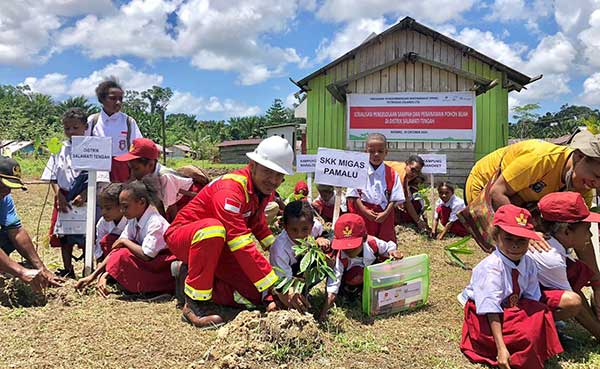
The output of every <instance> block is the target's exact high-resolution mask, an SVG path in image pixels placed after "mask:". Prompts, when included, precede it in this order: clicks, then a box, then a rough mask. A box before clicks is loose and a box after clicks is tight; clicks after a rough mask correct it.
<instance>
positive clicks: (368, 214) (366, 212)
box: [363, 208, 377, 222]
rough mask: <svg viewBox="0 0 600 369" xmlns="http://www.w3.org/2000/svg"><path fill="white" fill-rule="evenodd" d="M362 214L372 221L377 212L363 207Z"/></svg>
mask: <svg viewBox="0 0 600 369" xmlns="http://www.w3.org/2000/svg"><path fill="white" fill-rule="evenodd" d="M363 214H364V216H365V217H366V218H367V219H368V220H370V221H371V222H374V221H375V219H377V212H376V211H373V210H372V209H367V208H365V210H364V211H363Z"/></svg>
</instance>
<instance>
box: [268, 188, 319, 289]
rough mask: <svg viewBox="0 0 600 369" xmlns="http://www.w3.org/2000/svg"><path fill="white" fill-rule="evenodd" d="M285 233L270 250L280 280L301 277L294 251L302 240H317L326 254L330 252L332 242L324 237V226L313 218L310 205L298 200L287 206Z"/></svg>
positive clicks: (281, 234)
mask: <svg viewBox="0 0 600 369" xmlns="http://www.w3.org/2000/svg"><path fill="white" fill-rule="evenodd" d="M282 220H283V231H282V232H281V233H280V234H279V236H277V238H276V239H275V242H274V243H273V245H271V247H270V248H269V261H270V262H271V265H272V266H273V267H276V268H274V270H275V273H277V275H278V276H279V277H280V278H292V277H294V276H298V275H299V270H300V266H299V262H300V260H298V258H297V257H296V254H295V252H294V250H293V247H294V245H298V244H299V241H297V240H300V239H305V238H306V237H308V236H312V237H314V238H315V241H316V242H317V244H318V245H319V246H320V247H321V249H322V250H323V251H325V252H329V251H331V250H330V242H329V240H327V239H326V238H325V237H322V235H323V225H321V223H320V222H319V221H318V220H315V219H314V218H313V212H312V208H311V206H310V204H309V203H308V202H306V201H302V200H296V201H292V202H290V203H289V204H287V205H286V207H285V209H284V210H283V219H282Z"/></svg>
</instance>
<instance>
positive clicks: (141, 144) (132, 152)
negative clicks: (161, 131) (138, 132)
mask: <svg viewBox="0 0 600 369" xmlns="http://www.w3.org/2000/svg"><path fill="white" fill-rule="evenodd" d="M159 156H160V152H159V151H158V147H157V146H156V144H155V143H154V141H152V140H151V139H149V138H136V139H135V140H133V143H132V144H131V147H130V148H129V152H128V153H126V154H123V155H119V156H117V157H115V160H116V161H130V160H135V159H140V158H144V159H148V160H156V159H158V157H159Z"/></svg>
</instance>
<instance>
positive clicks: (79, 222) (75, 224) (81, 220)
mask: <svg viewBox="0 0 600 369" xmlns="http://www.w3.org/2000/svg"><path fill="white" fill-rule="evenodd" d="M85 221H86V207H85V206H81V207H78V206H72V207H71V209H70V210H69V211H68V212H66V213H62V212H58V219H56V223H55V224H54V233H55V234H58V235H67V234H85Z"/></svg>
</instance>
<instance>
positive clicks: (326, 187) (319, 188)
mask: <svg viewBox="0 0 600 369" xmlns="http://www.w3.org/2000/svg"><path fill="white" fill-rule="evenodd" d="M317 191H319V192H321V191H328V192H333V186H330V185H325V184H318V185H317Z"/></svg>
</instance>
